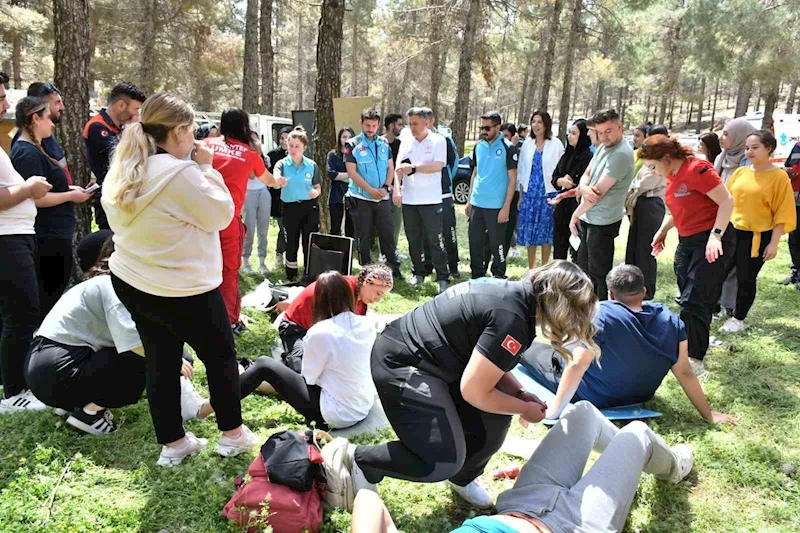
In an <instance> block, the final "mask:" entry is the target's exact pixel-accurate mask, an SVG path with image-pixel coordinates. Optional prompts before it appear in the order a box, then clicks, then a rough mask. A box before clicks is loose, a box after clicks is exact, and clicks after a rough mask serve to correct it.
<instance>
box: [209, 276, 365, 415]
mask: <svg viewBox="0 0 800 533" xmlns="http://www.w3.org/2000/svg"><path fill="white" fill-rule="evenodd" d="M314 285H315V289H314V318H313V320H314V325H313V326H312V327H311V329H309V330H308V333H307V334H306V336H305V338H304V339H303V343H304V344H305V347H306V356H305V358H304V359H303V360H302V370H301V373H300V374H297V373H296V372H294V371H293V370H290V369H289V368H286V366H284V365H283V364H282V363H281V362H280V361H278V360H276V359H274V358H272V357H268V356H262V357H260V358H259V359H258V360H257V361H256V362H255V363H253V364H252V365H250V366H249V367H247V370H245V372H244V373H243V374H242V375H241V376H240V377H239V385H240V390H241V395H242V398H244V397H245V396H247V395H249V394H251V393H252V392H253V391H255V390H256V388H257V387H258V386H259V385H261V383H262V382H263V381H266V382H268V383H269V384H270V385H272V386H273V387H274V389H275V391H276V392H277V393H278V394H279V395H280V396H281V397H282V398H283V399H284V400H286V402H288V403H289V405H291V406H292V407H294V408H295V409H296V410H297V411H298V412H299V413H300V414H301V415H303V416H304V417H305V418H306V422H307V423H309V424H310V423H311V422H316V423H317V427H322V428H328V427H330V428H346V427H350V426H352V425H353V424H357V423H358V422H361V421H362V420H364V419H365V418H366V417H367V414H369V410H370V409H371V408H372V404H373V402H374V400H375V388H374V386H373V384H372V377H371V376H370V351H371V350H372V345H373V343H374V342H375V327H374V325H373V323H372V321H371V320H370V319H368V318H365V317H363V316H359V315H357V314H356V313H355V310H356V304H355V297H354V296H353V289H352V288H351V286H350V283H349V282H348V280H347V278H345V277H344V276H342V275H341V274H340V273H338V272H335V271H331V272H325V273H324V274H321V275H320V276H319V278H318V279H317V281H316V283H315V284H314ZM211 412H212V407H211V404H210V403H208V402H207V403H206V404H204V405H203V407H202V408H201V409H200V413H199V416H200V417H204V416H207V415H208V414H210V413H211Z"/></svg>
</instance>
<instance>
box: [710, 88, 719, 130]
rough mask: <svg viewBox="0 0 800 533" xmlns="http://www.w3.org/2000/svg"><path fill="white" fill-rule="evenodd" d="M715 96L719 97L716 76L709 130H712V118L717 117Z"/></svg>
mask: <svg viewBox="0 0 800 533" xmlns="http://www.w3.org/2000/svg"><path fill="white" fill-rule="evenodd" d="M717 97H719V78H717V82H716V83H715V84H714V104H713V105H712V106H711V128H709V130H710V131H714V120H715V119H716V118H717Z"/></svg>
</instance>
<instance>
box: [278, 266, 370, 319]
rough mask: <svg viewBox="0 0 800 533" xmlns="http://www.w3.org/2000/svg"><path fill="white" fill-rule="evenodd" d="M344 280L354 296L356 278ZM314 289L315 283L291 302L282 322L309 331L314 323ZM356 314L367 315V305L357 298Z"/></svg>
mask: <svg viewBox="0 0 800 533" xmlns="http://www.w3.org/2000/svg"><path fill="white" fill-rule="evenodd" d="M344 279H346V280H347V283H349V284H350V288H352V289H353V294H355V292H356V281H358V278H356V277H355V276H345V277H344ZM316 287H317V282H316V281H315V282H314V283H312V284H311V285H309V286H308V287H306V288H305V289H303V292H301V293H300V294H298V295H297V298H295V299H294V300H292V303H291V305H290V306H289V309H287V310H286V314H285V315H284V320H288V321H289V322H294V323H295V324H297V325H298V326H300V327H301V328H303V329H305V330H309V329H311V325H312V323H313V321H314V289H315V288H316ZM356 314H357V315H361V316H364V315H366V314H367V304H365V303H364V302H362V301H361V300H359V299H358V297H356Z"/></svg>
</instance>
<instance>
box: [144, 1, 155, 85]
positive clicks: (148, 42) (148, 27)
mask: <svg viewBox="0 0 800 533" xmlns="http://www.w3.org/2000/svg"><path fill="white" fill-rule="evenodd" d="M157 1H158V0H144V26H143V27H142V36H141V43H142V62H141V63H140V64H139V88H140V89H141V90H142V92H143V93H144V94H145V95H147V96H150V95H151V94H153V93H154V92H155V85H156V20H157V18H158V3H157Z"/></svg>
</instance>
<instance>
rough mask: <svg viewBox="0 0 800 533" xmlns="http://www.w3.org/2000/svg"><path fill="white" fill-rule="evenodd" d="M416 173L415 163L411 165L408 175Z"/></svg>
mask: <svg viewBox="0 0 800 533" xmlns="http://www.w3.org/2000/svg"><path fill="white" fill-rule="evenodd" d="M416 173H417V165H411V172H409V173H408V175H409V176H410V175H412V174H416Z"/></svg>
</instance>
